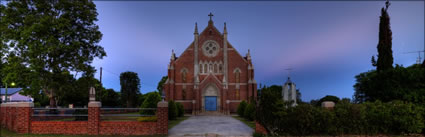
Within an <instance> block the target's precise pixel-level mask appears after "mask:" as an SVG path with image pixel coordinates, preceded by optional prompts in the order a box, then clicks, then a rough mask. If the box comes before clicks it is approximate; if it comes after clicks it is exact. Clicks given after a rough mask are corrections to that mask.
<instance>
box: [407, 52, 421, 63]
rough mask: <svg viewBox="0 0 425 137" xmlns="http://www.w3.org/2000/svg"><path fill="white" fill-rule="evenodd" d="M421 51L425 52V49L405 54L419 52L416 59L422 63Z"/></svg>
mask: <svg viewBox="0 0 425 137" xmlns="http://www.w3.org/2000/svg"><path fill="white" fill-rule="evenodd" d="M421 52H424V53H425V50H424V51H420V50H419V51H412V52H405V53H404V54H410V53H418V58H417V60H416V64H421V63H422V58H421ZM424 56H425V55H424Z"/></svg>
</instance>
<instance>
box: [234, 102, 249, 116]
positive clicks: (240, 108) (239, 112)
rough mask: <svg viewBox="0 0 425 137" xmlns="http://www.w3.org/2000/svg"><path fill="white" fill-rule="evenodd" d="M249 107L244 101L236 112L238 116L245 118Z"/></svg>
mask: <svg viewBox="0 0 425 137" xmlns="http://www.w3.org/2000/svg"><path fill="white" fill-rule="evenodd" d="M246 106H247V103H246V102H245V100H244V101H242V102H241V103H239V105H238V108H237V110H236V112H237V113H238V115H239V116H240V117H244V113H245V108H246Z"/></svg>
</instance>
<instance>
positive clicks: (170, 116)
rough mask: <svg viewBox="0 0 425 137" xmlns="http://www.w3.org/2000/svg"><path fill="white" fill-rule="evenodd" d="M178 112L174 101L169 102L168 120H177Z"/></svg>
mask: <svg viewBox="0 0 425 137" xmlns="http://www.w3.org/2000/svg"><path fill="white" fill-rule="evenodd" d="M177 115H178V112H177V106H176V103H174V101H172V100H171V101H169V102H168V119H169V120H175V119H176V118H177Z"/></svg>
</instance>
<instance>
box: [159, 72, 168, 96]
mask: <svg viewBox="0 0 425 137" xmlns="http://www.w3.org/2000/svg"><path fill="white" fill-rule="evenodd" d="M167 79H168V76H163V77H162V78H161V80H160V81H159V82H158V86H157V87H156V89H157V90H158V92H159V95H160V96H162V90H163V89H164V83H165V81H167Z"/></svg>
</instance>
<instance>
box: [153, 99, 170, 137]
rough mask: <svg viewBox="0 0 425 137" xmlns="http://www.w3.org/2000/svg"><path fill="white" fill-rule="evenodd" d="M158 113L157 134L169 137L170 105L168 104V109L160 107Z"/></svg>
mask: <svg viewBox="0 0 425 137" xmlns="http://www.w3.org/2000/svg"><path fill="white" fill-rule="evenodd" d="M159 103H162V102H159ZM159 103H158V104H159ZM156 111H157V112H156V117H157V128H156V134H161V135H167V134H168V103H167V107H165V106H163V107H161V106H158V108H157V110H156Z"/></svg>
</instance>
